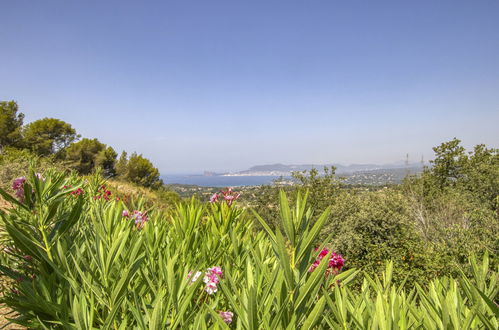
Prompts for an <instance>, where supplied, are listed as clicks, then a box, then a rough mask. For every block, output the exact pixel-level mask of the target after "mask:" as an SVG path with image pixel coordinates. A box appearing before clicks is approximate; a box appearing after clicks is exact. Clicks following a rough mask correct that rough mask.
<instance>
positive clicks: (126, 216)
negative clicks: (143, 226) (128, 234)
mask: <svg viewBox="0 0 499 330" xmlns="http://www.w3.org/2000/svg"><path fill="white" fill-rule="evenodd" d="M121 216H122V217H124V218H128V217H129V216H130V214H129V213H128V210H124V211H123V212H122V213H121Z"/></svg>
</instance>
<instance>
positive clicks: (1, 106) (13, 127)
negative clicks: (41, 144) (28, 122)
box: [0, 101, 24, 148]
mask: <svg viewBox="0 0 499 330" xmlns="http://www.w3.org/2000/svg"><path fill="white" fill-rule="evenodd" d="M18 111H19V107H18V105H17V103H16V102H15V101H0V148H4V147H8V146H17V145H18V143H19V142H20V140H21V127H22V125H23V120H24V114H22V113H18Z"/></svg>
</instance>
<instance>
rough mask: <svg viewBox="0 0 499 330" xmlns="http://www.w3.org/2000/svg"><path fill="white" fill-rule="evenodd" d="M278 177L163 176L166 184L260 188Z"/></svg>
mask: <svg viewBox="0 0 499 330" xmlns="http://www.w3.org/2000/svg"><path fill="white" fill-rule="evenodd" d="M278 178H279V177H278V176H204V175H178V174H175V175H162V176H161V179H163V182H164V183H166V184H174V183H175V184H191V185H196V186H202V187H236V186H260V185H264V184H271V183H272V181H273V180H275V179H278Z"/></svg>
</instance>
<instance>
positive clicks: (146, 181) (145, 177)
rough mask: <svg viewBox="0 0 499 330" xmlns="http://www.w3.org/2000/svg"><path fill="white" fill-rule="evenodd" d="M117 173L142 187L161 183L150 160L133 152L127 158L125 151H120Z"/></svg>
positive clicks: (154, 186)
mask: <svg viewBox="0 0 499 330" xmlns="http://www.w3.org/2000/svg"><path fill="white" fill-rule="evenodd" d="M117 174H118V175H119V176H120V177H122V178H124V179H125V180H127V181H130V182H133V183H135V184H138V185H141V186H144V187H150V188H158V187H159V186H161V185H162V183H163V182H162V181H161V179H160V178H159V171H158V169H157V168H155V167H154V165H153V164H152V163H151V161H150V160H149V159H147V158H145V157H143V156H142V155H138V154H137V153H135V152H134V153H133V154H132V155H131V156H130V158H129V159H127V157H126V153H122V155H121V157H120V160H119V161H118V164H117Z"/></svg>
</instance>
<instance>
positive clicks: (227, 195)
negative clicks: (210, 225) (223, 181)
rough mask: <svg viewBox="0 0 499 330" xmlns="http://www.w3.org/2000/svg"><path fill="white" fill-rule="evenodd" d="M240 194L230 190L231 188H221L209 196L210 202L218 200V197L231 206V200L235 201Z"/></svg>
mask: <svg viewBox="0 0 499 330" xmlns="http://www.w3.org/2000/svg"><path fill="white" fill-rule="evenodd" d="M239 196H241V194H240V193H238V192H235V191H232V188H226V189H225V190H222V191H221V192H220V193H218V194H217V193H215V194H213V195H212V196H211V198H210V203H215V202H218V200H219V199H221V200H224V201H225V202H226V203H227V205H229V206H231V205H232V203H233V202H235V201H236V199H238V198H239Z"/></svg>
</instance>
